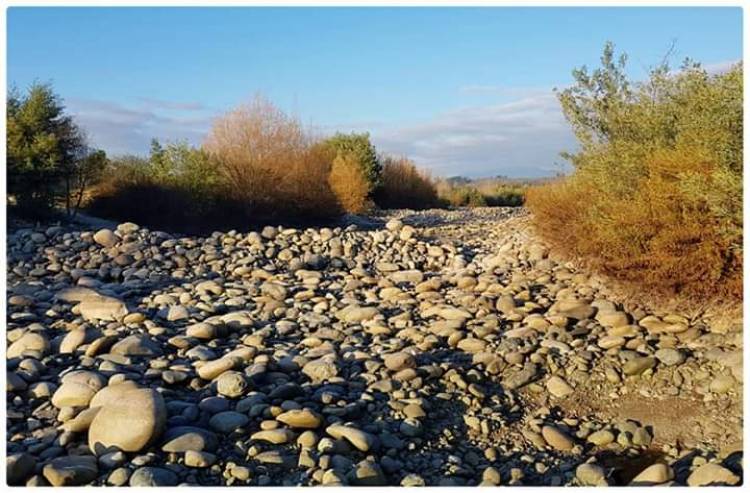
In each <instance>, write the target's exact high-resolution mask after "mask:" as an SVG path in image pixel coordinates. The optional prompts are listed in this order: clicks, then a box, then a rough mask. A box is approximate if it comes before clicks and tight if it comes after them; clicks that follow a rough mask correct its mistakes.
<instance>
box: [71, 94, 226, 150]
mask: <svg viewBox="0 0 750 493" xmlns="http://www.w3.org/2000/svg"><path fill="white" fill-rule="evenodd" d="M141 101H143V104H138V105H125V104H120V103H113V102H110V101H102V100H97V99H80V98H77V99H68V100H67V101H66V103H67V107H68V110H69V111H70V113H71V114H72V115H73V116H74V117H75V119H76V121H77V122H78V124H79V125H80V126H81V127H82V128H83V129H84V130H85V131H86V133H87V135H88V138H89V141H90V142H91V144H92V145H94V146H96V147H99V148H102V149H104V150H105V151H107V153H108V154H111V155H118V154H130V153H134V154H145V153H146V152H147V151H148V148H149V143H150V141H151V139H153V138H157V139H159V140H162V141H178V140H186V141H188V142H190V143H191V144H199V143H200V142H201V141H202V140H203V137H204V136H205V134H206V132H207V131H208V129H209V127H210V125H211V121H212V120H213V118H214V114H213V113H212V112H210V111H207V110H206V108H205V107H204V106H203V105H201V104H199V103H171V102H168V101H161V102H159V103H156V104H155V103H154V101H153V100H151V101H149V100H148V98H141ZM185 112H189V113H188V114H187V115H186V114H185Z"/></svg>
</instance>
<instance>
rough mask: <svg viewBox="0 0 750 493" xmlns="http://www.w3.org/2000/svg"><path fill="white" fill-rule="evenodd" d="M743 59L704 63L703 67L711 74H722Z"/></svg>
mask: <svg viewBox="0 0 750 493" xmlns="http://www.w3.org/2000/svg"><path fill="white" fill-rule="evenodd" d="M741 61H742V60H725V61H723V62H716V63H709V64H707V65H704V66H703V68H705V69H706V72H708V73H709V74H722V73H724V72H727V71H729V69H730V68H732V67H734V66H735V65H737V64H738V63H740V62H741Z"/></svg>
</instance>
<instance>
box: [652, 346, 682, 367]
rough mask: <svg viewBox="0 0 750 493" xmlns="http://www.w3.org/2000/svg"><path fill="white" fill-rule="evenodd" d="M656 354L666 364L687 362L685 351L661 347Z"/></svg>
mask: <svg viewBox="0 0 750 493" xmlns="http://www.w3.org/2000/svg"><path fill="white" fill-rule="evenodd" d="M654 356H656V359H658V360H659V362H660V363H661V364H663V365H665V366H676V365H681V364H682V363H684V362H685V353H683V352H682V351H679V350H677V349H673V348H662V349H659V350H658V351H656V353H654Z"/></svg>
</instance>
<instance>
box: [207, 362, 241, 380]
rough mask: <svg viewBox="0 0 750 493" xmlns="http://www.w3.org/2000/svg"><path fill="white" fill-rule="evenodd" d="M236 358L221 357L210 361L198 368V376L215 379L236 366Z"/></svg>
mask: <svg viewBox="0 0 750 493" xmlns="http://www.w3.org/2000/svg"><path fill="white" fill-rule="evenodd" d="M235 364H236V363H235V360H234V359H233V358H219V359H216V360H213V361H209V362H208V363H205V364H204V365H201V366H200V368H198V376H199V377H201V378H202V379H203V380H213V379H214V378H216V377H218V376H219V375H221V374H222V373H224V372H225V371H228V370H231V369H232V368H234V365H235Z"/></svg>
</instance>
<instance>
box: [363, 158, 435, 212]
mask: <svg viewBox="0 0 750 493" xmlns="http://www.w3.org/2000/svg"><path fill="white" fill-rule="evenodd" d="M381 180H382V186H381V189H380V190H379V191H378V194H377V199H376V200H377V202H378V205H379V206H380V207H383V208H388V209H397V208H408V209H426V208H429V207H435V206H437V205H438V204H439V200H438V196H437V189H436V187H435V182H434V181H433V180H432V178H431V177H430V175H429V174H428V173H427V172H426V171H423V170H420V169H419V168H417V166H416V165H415V164H414V163H413V162H412V161H410V160H409V159H407V158H405V157H400V158H393V157H386V158H385V159H383V171H382V178H381Z"/></svg>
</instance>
